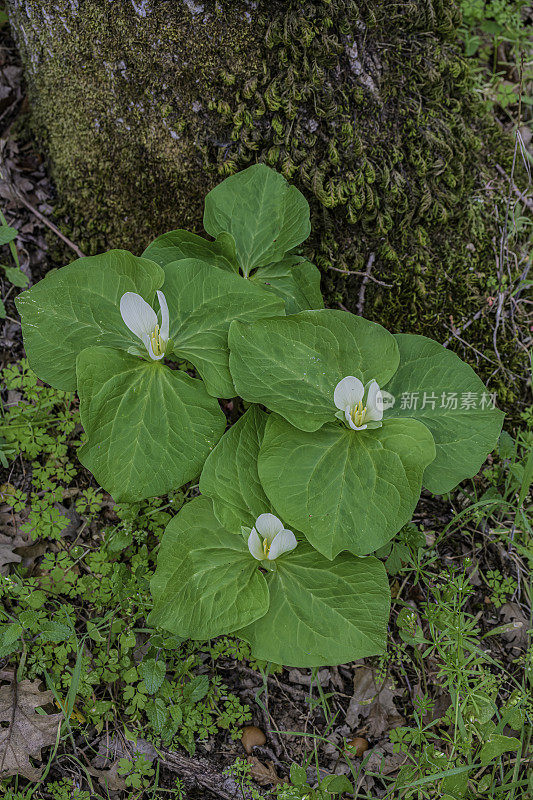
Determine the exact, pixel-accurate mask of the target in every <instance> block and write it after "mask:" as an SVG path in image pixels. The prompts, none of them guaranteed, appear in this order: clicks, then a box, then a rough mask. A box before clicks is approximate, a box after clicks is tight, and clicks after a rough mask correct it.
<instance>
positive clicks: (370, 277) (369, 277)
mask: <svg viewBox="0 0 533 800" xmlns="http://www.w3.org/2000/svg"><path fill="white" fill-rule="evenodd" d="M328 269H332V270H334V271H335V272H340V273H341V274H342V275H359V276H361V275H362V276H363V278H366V279H367V280H371V281H374V283H379V285H380V286H385V288H386V289H390V288H391V286H392V283H385V281H379V280H378V279H377V278H374V276H373V275H369V274H368V273H367V272H360V271H359V270H357V269H341V268H340V267H332V266H329V267H328Z"/></svg>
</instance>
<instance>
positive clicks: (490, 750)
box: [479, 733, 520, 767]
mask: <svg viewBox="0 0 533 800" xmlns="http://www.w3.org/2000/svg"><path fill="white" fill-rule="evenodd" d="M519 747H520V739H516V738H515V737H514V736H502V735H501V734H499V733H492V734H491V735H490V736H489V738H488V740H487V741H486V742H485V744H484V745H483V747H482V748H481V752H480V754H479V760H480V762H481V764H482V765H483V766H484V767H486V766H487V764H490V762H491V761H494V759H495V758H499V757H500V756H501V755H503V753H512V752H515V751H516V750H518V749H519Z"/></svg>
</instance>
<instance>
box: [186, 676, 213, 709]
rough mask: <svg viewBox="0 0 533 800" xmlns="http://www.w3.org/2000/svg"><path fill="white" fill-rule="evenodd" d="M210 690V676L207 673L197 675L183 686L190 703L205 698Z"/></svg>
mask: <svg viewBox="0 0 533 800" xmlns="http://www.w3.org/2000/svg"><path fill="white" fill-rule="evenodd" d="M208 691H209V678H208V677H207V675H195V677H194V678H191V680H190V681H189V683H188V684H187V685H186V686H184V688H183V696H184V697H185V698H186V699H187V700H189V702H190V703H198V702H199V701H200V700H203V699H204V697H205V696H206V694H207V693H208Z"/></svg>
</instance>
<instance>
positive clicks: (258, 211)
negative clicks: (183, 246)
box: [204, 164, 311, 276]
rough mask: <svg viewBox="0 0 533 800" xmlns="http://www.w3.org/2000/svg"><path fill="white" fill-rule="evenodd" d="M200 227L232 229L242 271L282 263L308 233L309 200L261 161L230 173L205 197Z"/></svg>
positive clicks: (209, 230) (215, 230) (213, 231)
mask: <svg viewBox="0 0 533 800" xmlns="http://www.w3.org/2000/svg"><path fill="white" fill-rule="evenodd" d="M204 228H205V229H206V231H207V233H209V234H210V235H211V236H213V237H216V236H218V234H219V233H224V232H226V233H231V235H232V236H233V238H234V239H235V245H236V248H237V260H238V262H239V264H240V266H241V268H242V270H243V273H244V275H245V276H246V275H249V274H250V270H252V269H253V268H254V267H262V266H265V265H266V264H270V262H272V261H281V259H282V258H283V256H284V255H285V253H286V252H287V251H288V250H291V249H292V248H293V247H296V246H297V245H299V244H301V242H303V241H304V240H305V239H307V237H308V236H309V233H310V231H311V225H310V222H309V204H308V202H307V200H306V199H305V197H304V196H303V194H302V193H301V192H299V191H298V189H297V188H296V187H295V186H289V184H288V183H287V181H286V180H285V178H284V177H283V176H282V175H280V174H279V173H278V172H276V171H275V170H273V169H270V167H267V166H265V165H264V164H254V166H252V167H248V169H245V170H243V171H242V172H238V173H237V174H236V175H231V176H230V177H229V178H226V180H225V181H222V183H219V184H218V186H215V188H214V189H212V190H211V191H210V192H209V194H208V195H207V197H206V198H205V211H204Z"/></svg>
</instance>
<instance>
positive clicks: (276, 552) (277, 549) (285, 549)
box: [268, 528, 298, 561]
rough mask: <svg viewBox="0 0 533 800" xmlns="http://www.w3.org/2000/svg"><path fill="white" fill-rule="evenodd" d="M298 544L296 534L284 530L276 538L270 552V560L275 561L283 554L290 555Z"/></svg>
mask: <svg viewBox="0 0 533 800" xmlns="http://www.w3.org/2000/svg"><path fill="white" fill-rule="evenodd" d="M297 544H298V542H297V541H296V536H295V535H294V533H293V532H292V531H289V530H287V528H283V530H282V531H280V532H279V533H277V534H276V535H275V536H274V540H273V542H272V544H271V545H270V550H269V551H268V560H269V561H274V559H275V558H278V556H280V555H282V553H289V552H290V551H291V550H294V548H295V547H296V545H297Z"/></svg>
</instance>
